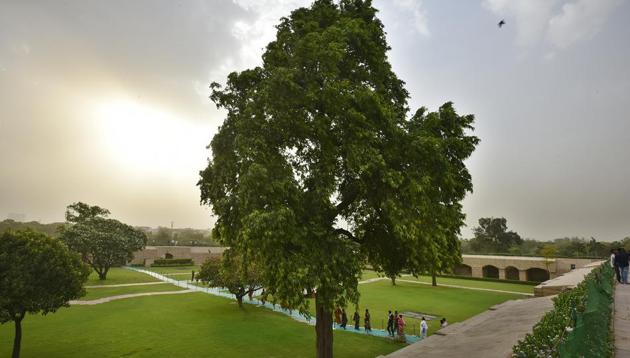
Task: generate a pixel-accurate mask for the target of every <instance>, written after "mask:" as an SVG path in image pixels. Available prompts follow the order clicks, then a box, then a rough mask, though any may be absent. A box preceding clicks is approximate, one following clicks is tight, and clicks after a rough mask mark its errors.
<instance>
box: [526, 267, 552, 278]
mask: <svg viewBox="0 0 630 358" xmlns="http://www.w3.org/2000/svg"><path fill="white" fill-rule="evenodd" d="M525 272H526V274H527V281H533V282H544V281H547V280H549V271H547V270H545V269H541V268H538V267H532V268H529V269H527V270H526V271H525Z"/></svg>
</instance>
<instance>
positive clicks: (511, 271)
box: [505, 266, 521, 281]
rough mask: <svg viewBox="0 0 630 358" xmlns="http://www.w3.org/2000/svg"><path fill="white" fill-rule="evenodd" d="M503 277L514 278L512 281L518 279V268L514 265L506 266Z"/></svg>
mask: <svg viewBox="0 0 630 358" xmlns="http://www.w3.org/2000/svg"><path fill="white" fill-rule="evenodd" d="M505 279H506V280H514V281H518V280H520V279H521V278H520V275H519V272H518V269H517V268H516V267H514V266H508V267H506V268H505Z"/></svg>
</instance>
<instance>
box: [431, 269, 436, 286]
mask: <svg viewBox="0 0 630 358" xmlns="http://www.w3.org/2000/svg"><path fill="white" fill-rule="evenodd" d="M431 286H437V277H436V275H435V271H433V272H431Z"/></svg>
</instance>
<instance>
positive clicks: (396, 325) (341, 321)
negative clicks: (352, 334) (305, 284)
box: [335, 307, 448, 339]
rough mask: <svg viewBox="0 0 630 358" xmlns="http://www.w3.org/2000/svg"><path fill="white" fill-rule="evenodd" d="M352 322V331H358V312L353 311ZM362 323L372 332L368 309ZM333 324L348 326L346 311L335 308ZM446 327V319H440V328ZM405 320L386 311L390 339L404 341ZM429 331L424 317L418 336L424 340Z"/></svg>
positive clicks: (342, 326)
mask: <svg viewBox="0 0 630 358" xmlns="http://www.w3.org/2000/svg"><path fill="white" fill-rule="evenodd" d="M352 321H353V322H354V329H356V330H359V324H360V322H361V316H360V315H359V312H358V311H354V314H353V315H352ZM363 322H364V327H365V331H366V332H368V333H369V332H372V324H371V317H370V311H369V310H368V309H366V310H365V315H364V316H363ZM335 323H337V325H339V327H341V328H343V329H346V326H347V325H348V314H347V313H346V310H345V309H343V308H339V307H337V309H336V310H335ZM447 325H448V322H447V321H446V318H442V319H441V320H440V328H444V327H446V326H447ZM405 326H406V323H405V320H404V318H403V315H402V314H399V313H398V311H394V313H392V311H388V314H387V333H388V334H389V336H390V337H399V338H400V339H405ZM428 331H429V325H428V324H427V321H426V319H425V318H424V317H422V320H421V321H420V336H421V337H422V338H426V336H427V333H428Z"/></svg>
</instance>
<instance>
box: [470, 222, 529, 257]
mask: <svg viewBox="0 0 630 358" xmlns="http://www.w3.org/2000/svg"><path fill="white" fill-rule="evenodd" d="M473 234H474V238H472V239H471V240H470V246H471V248H472V249H473V250H474V251H476V252H482V253H506V252H508V250H509V249H510V248H511V247H513V246H518V245H520V244H522V243H523V239H522V238H521V236H520V235H519V234H518V233H516V232H514V231H511V230H510V231H508V227H507V220H506V219H505V218H480V219H479V226H477V227H475V228H474V229H473Z"/></svg>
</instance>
